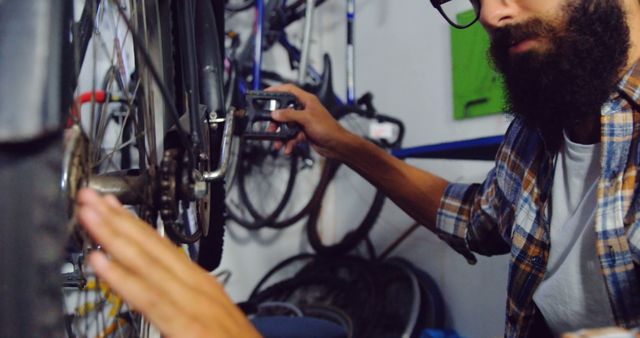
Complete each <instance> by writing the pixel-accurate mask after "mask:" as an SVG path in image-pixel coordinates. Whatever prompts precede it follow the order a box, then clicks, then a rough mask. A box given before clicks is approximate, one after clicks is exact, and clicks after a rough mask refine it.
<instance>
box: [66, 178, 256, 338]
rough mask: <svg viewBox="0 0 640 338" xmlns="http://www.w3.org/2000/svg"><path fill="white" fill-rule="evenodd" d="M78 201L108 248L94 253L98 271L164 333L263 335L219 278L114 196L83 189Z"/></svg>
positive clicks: (86, 222) (87, 224)
mask: <svg viewBox="0 0 640 338" xmlns="http://www.w3.org/2000/svg"><path fill="white" fill-rule="evenodd" d="M77 203H78V207H77V216H78V219H79V221H80V223H81V224H82V225H83V227H84V228H85V229H86V231H87V232H88V233H89V235H90V236H91V237H92V238H93V240H95V241H96V243H98V244H100V246H101V247H102V250H103V251H94V252H92V253H91V254H90V256H89V263H90V264H91V266H92V267H93V269H94V270H95V272H96V274H97V275H98V276H99V277H100V278H101V279H102V280H103V281H105V282H106V283H107V284H108V285H109V287H111V288H112V289H113V290H114V291H115V292H116V293H117V294H118V295H120V296H121V297H122V298H123V299H124V300H125V301H126V302H127V303H129V304H130V305H131V306H132V307H133V308H134V309H136V310H137V311H139V312H140V313H142V314H143V315H144V316H145V317H146V318H147V319H148V320H149V321H150V322H151V323H153V324H154V325H155V326H156V327H157V328H158V329H159V330H160V331H161V332H162V334H163V336H164V337H243V338H244V337H260V334H259V333H258V332H257V331H256V330H255V328H254V327H253V326H252V325H251V323H250V322H249V321H248V320H247V318H246V317H245V315H244V314H243V313H242V311H240V309H238V307H236V306H235V304H234V303H233V302H232V301H231V299H230V298H229V297H228V296H227V294H226V293H225V292H224V289H223V288H222V286H221V285H220V284H219V283H218V281H217V280H216V279H215V278H214V277H212V276H210V275H209V274H207V273H206V271H204V270H203V269H201V268H200V267H199V266H198V265H196V264H195V263H193V262H191V261H190V260H189V258H188V257H187V256H186V255H185V254H184V252H183V251H182V250H180V249H179V248H178V247H176V246H175V245H173V244H172V243H171V242H169V241H168V240H167V239H165V238H162V237H160V235H158V233H156V232H155V230H154V229H153V228H152V227H151V226H149V225H148V224H146V223H144V222H143V221H141V220H140V219H138V218H136V217H135V216H134V215H132V214H131V213H130V212H129V211H128V210H127V209H125V208H124V207H122V205H121V204H120V203H119V202H118V200H117V199H116V198H115V197H113V196H106V197H102V196H100V195H98V194H97V193H96V192H94V191H92V190H89V189H84V190H81V191H80V192H79V193H78V196H77Z"/></svg>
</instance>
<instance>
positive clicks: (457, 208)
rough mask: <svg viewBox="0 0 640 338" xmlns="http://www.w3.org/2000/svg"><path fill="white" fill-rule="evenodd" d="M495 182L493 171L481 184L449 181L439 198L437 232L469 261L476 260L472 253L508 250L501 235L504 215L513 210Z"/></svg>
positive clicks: (499, 252)
mask: <svg viewBox="0 0 640 338" xmlns="http://www.w3.org/2000/svg"><path fill="white" fill-rule="evenodd" d="M496 182H497V181H496V177H495V170H491V171H490V172H489V174H488V175H487V178H486V180H485V181H484V182H483V183H482V184H460V183H451V184H449V185H448V186H447V188H446V189H445V192H444V194H443V196H442V199H441V200H440V207H439V209H438V213H437V218H436V234H437V235H438V237H440V238H441V239H442V240H444V241H445V242H447V243H448V244H449V245H450V246H451V247H452V248H453V249H454V250H455V251H457V252H459V253H460V254H462V255H463V256H464V257H465V258H466V259H467V262H469V264H475V263H476V262H477V259H476V257H475V256H474V254H473V253H472V252H476V253H479V254H481V255H487V256H491V255H498V254H505V253H507V252H509V247H510V246H509V244H508V243H507V241H505V237H504V236H503V234H504V226H505V223H504V222H507V220H505V217H504V216H506V215H509V214H510V213H512V210H511V208H510V207H508V206H506V204H507V203H505V202H506V201H505V200H504V196H502V194H500V193H499V189H498V186H497V183H496Z"/></svg>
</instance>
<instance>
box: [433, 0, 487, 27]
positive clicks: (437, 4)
mask: <svg viewBox="0 0 640 338" xmlns="http://www.w3.org/2000/svg"><path fill="white" fill-rule="evenodd" d="M449 1H452V0H431V5H432V6H433V7H434V8H435V9H437V10H438V12H439V13H440V15H442V17H443V18H444V19H445V20H447V22H448V23H449V24H450V25H451V26H453V27H455V28H457V29H465V28H468V27H470V26H471V25H473V24H474V23H476V22H477V21H478V19H480V0H476V1H473V0H470V2H471V4H472V5H473V9H474V11H475V13H476V18H475V19H473V21H471V23H469V24H466V25H459V24H457V23H456V22H454V21H453V20H452V19H451V18H449V16H448V15H447V13H445V12H444V10H443V9H442V4H444V3H447V2H449ZM474 4H475V5H474Z"/></svg>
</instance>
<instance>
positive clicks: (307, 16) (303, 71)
mask: <svg viewBox="0 0 640 338" xmlns="http://www.w3.org/2000/svg"><path fill="white" fill-rule="evenodd" d="M314 7H315V0H307V7H306V9H305V13H304V38H303V40H302V55H301V56H300V64H299V68H298V71H299V72H298V84H299V85H303V84H304V83H305V80H306V78H307V65H308V64H309V46H310V45H311V28H312V26H313V9H314Z"/></svg>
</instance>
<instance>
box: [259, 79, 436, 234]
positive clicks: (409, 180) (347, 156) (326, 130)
mask: <svg viewBox="0 0 640 338" xmlns="http://www.w3.org/2000/svg"><path fill="white" fill-rule="evenodd" d="M268 90H269V91H280V92H288V93H291V94H293V95H295V96H296V97H297V98H298V100H299V101H300V102H301V103H302V104H303V105H304V109H302V110H292V109H286V110H279V111H275V112H273V113H272V117H273V118H274V119H275V120H277V121H279V122H295V123H298V124H300V125H301V127H302V129H303V130H304V131H303V133H301V134H300V135H299V136H298V138H297V139H296V140H293V141H290V142H289V143H287V144H286V145H285V152H287V153H289V152H291V150H292V149H293V146H294V145H295V143H296V142H299V141H301V140H303V139H306V140H308V141H309V142H310V143H311V145H312V146H313V148H314V149H315V150H316V151H317V152H318V153H320V154H321V155H323V156H326V157H329V158H333V159H337V160H338V161H341V162H343V163H345V164H347V165H348V166H349V167H351V168H352V169H354V170H355V171H356V172H358V173H359V174H360V175H362V176H363V177H364V178H366V179H367V180H368V181H369V182H370V183H371V184H373V185H374V186H376V187H377V188H379V189H381V190H382V191H383V192H384V193H385V194H386V195H387V196H388V197H389V198H391V200H392V201H393V202H394V203H396V204H397V205H398V206H399V207H400V208H402V210H404V211H405V212H406V213H407V214H409V216H411V217H412V218H414V219H415V220H416V221H417V222H419V223H420V224H423V225H425V226H427V227H428V228H429V229H431V230H434V229H435V222H436V216H437V211H438V207H439V205H440V199H441V198H442V195H443V193H444V190H445V188H446V187H447V185H448V182H447V181H446V180H444V179H442V178H440V177H437V176H435V175H433V174H431V173H429V172H426V171H423V170H420V169H418V168H416V167H413V166H411V165H409V164H407V163H405V162H403V161H401V160H399V159H397V158H395V157H393V156H391V155H390V154H389V153H387V152H385V151H384V150H382V149H380V148H379V147H378V146H376V145H374V144H373V143H371V142H369V141H367V140H365V139H363V138H361V137H359V136H356V135H354V134H352V133H350V132H349V131H347V130H346V129H344V128H343V127H342V126H340V124H339V123H338V122H337V121H336V120H335V119H334V118H333V117H332V116H331V114H330V113H329V112H328V111H327V110H326V109H325V108H324V107H323V106H322V104H321V103H320V102H319V100H318V99H317V98H316V97H315V96H314V95H312V94H310V93H307V92H305V91H303V90H302V89H300V88H298V87H296V86H294V85H289V84H287V85H280V86H275V87H271V88H269V89H268Z"/></svg>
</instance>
